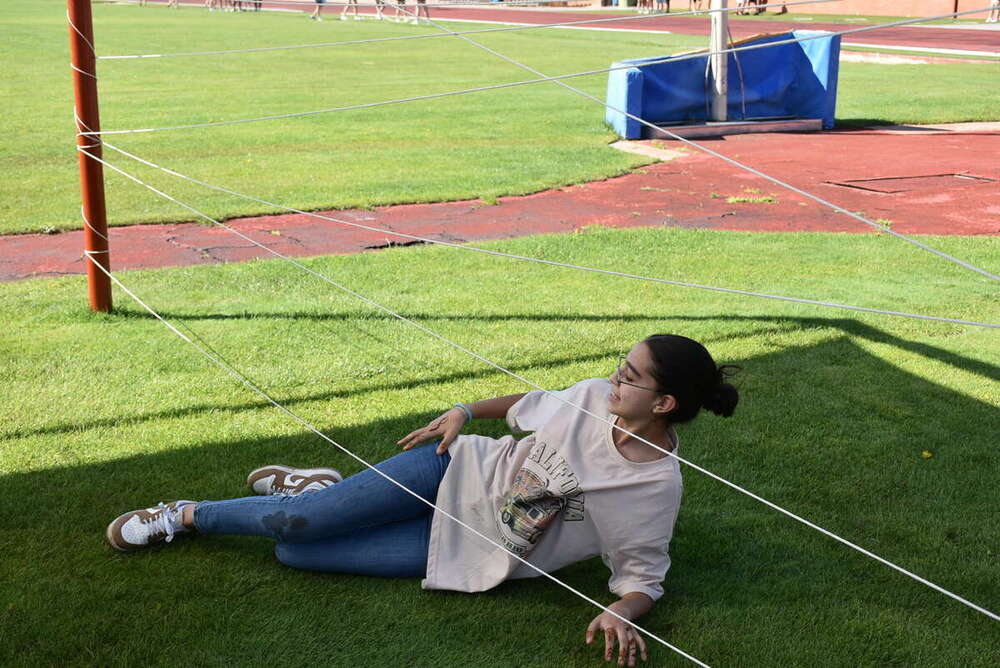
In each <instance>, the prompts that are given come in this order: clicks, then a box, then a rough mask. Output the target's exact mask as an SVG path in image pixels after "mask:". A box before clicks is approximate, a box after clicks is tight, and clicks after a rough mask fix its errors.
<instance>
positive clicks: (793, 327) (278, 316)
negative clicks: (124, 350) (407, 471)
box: [0, 310, 1000, 438]
mask: <svg viewBox="0 0 1000 668" xmlns="http://www.w3.org/2000/svg"><path fill="white" fill-rule="evenodd" d="M161 315H162V316H163V317H164V318H165V319H167V320H169V321H171V322H174V323H178V324H185V328H186V329H187V330H188V333H189V334H190V335H192V336H193V337H194V338H196V339H197V340H198V341H199V342H201V343H202V345H204V346H205V347H206V348H208V349H209V350H212V351H213V352H215V351H214V350H213V349H212V348H211V345H210V344H209V343H208V342H207V341H205V340H204V339H202V338H201V337H200V336H199V335H198V333H197V332H195V331H193V330H192V329H191V328H190V327H189V326H187V325H186V323H188V322H196V321H219V320H248V321H252V320H261V319H268V320H283V319H288V320H310V321H316V322H326V321H335V322H341V321H343V322H349V321H352V320H355V319H356V318H357V317H358V314H357V313H356V312H353V311H346V312H334V313H324V314H318V313H303V312H288V313H282V312H274V313H258V312H252V313H238V314H223V313H212V314H188V313H182V312H164V313H161ZM402 315H404V316H405V317H406V318H409V319H411V320H415V321H418V322H425V323H426V322H433V321H457V322H466V321H468V322H510V321H524V322H573V321H583V322H609V323H615V322H619V323H626V322H649V323H650V324H651V325H654V324H655V325H657V327H659V326H660V325H662V324H664V323H670V322H705V321H718V322H720V323H728V322H750V323H761V324H765V323H770V324H771V326H769V327H760V328H757V329H754V330H752V331H749V332H743V331H741V332H739V333H734V334H721V335H717V336H713V337H703V338H702V339H701V340H702V342H703V343H705V344H706V345H709V344H711V343H715V342H720V341H727V340H733V339H742V338H750V337H757V336H762V335H768V334H781V333H787V332H792V331H803V330H807V329H823V328H826V329H834V330H838V331H840V332H842V333H843V334H845V335H849V336H854V337H858V338H860V339H864V340H867V341H872V342H875V343H882V344H887V345H891V346H894V347H897V348H899V349H901V350H906V351H909V352H911V353H914V354H917V355H920V356H922V357H925V358H927V359H934V360H937V361H939V362H943V363H945V364H948V365H950V366H953V367H955V368H957V369H962V370H965V371H969V372H971V373H975V374H978V375H981V376H983V377H985V378H989V379H991V380H994V381H1000V366H997V365H994V364H990V363H988V362H984V361H981V360H975V359H972V358H969V357H964V356H962V355H958V354H956V353H953V352H950V351H947V350H943V349H941V348H938V347H936V346H932V345H930V344H926V343H918V342H914V341H908V340H906V339H903V338H900V337H898V336H895V335H893V334H890V333H888V332H886V331H883V330H880V329H878V328H876V327H872V326H871V325H868V324H865V323H863V322H860V321H858V320H854V319H850V318H818V317H815V318H810V317H804V318H795V317H786V316H683V315H662V316H653V315H651V316H637V315H616V314H607V315H605V314H572V315H566V314H549V313H504V314H494V315H469V314H440V313H437V314H431V313H419V312H413V313H404V314H402ZM105 317H108V318H123V319H133V318H138V319H149V320H152V319H153V317H152V316H151V315H149V314H148V313H146V312H145V311H135V310H121V311H116V312H115V313H114V314H112V315H110V316H105ZM365 319H367V320H383V321H395V318H393V317H392V316H389V315H386V314H383V313H375V314H365ZM652 333H654V332H653V331H652V330H651V331H650V334H652ZM620 353H621V351H620V350H617V349H615V350H604V351H599V352H594V353H591V354H587V355H577V356H573V357H563V358H558V359H551V360H548V361H545V362H530V363H526V364H517V365H510V366H508V367H507V368H508V369H510V370H511V371H514V372H515V373H518V374H521V375H523V374H524V373H525V372H528V371H531V370H534V369H554V368H559V367H561V366H565V365H569V364H579V363H581V362H597V361H605V360H608V359H611V358H613V357H614V356H615V355H618V354H620ZM219 357H220V358H223V359H224V357H223V356H222V355H221V354H220V355H219ZM501 373H502V372H500V371H497V370H495V369H492V368H488V367H485V366H484V367H483V368H482V369H481V370H479V371H472V372H468V371H466V372H456V373H449V374H440V375H437V376H429V377H426V378H424V379H422V380H419V381H413V380H407V381H405V382H396V383H383V384H378V385H372V386H368V387H360V388H359V387H351V388H344V389H331V390H330V391H328V392H318V393H313V394H309V395H305V396H299V397H278V398H277V400H278V401H279V403H282V404H283V405H287V406H289V407H294V406H296V405H300V404H305V403H309V402H314V401H325V400H331V399H343V398H347V397H352V396H360V395H364V394H369V393H380V392H385V391H391V390H405V389H408V388H413V387H424V386H433V385H438V384H447V383H451V382H455V381H458V380H468V379H476V378H489V377H492V376H495V375H498V374H501ZM255 382H256V381H255ZM256 384H257V386H258V387H261V388H263V389H265V390H266V389H267V383H266V382H263V381H262V382H256ZM268 406H270V404H269V403H268V402H266V401H263V400H261V401H248V402H245V403H242V404H236V405H234V404H227V405H217V404H196V405H192V406H189V407H187V408H183V409H173V410H169V411H157V412H153V413H144V414H142V415H135V416H131V417H127V418H106V419H100V420H93V421H90V422H83V423H80V422H73V423H67V424H59V425H52V426H49V427H42V428H40V429H33V430H20V429H13V430H11V431H8V432H2V433H0V438H24V437H28V436H36V435H46V434H60V433H67V432H74V431H79V430H80V429H90V428H96V427H111V426H122V425H132V424H140V423H142V422H146V421H151V420H161V419H164V418H174V417H184V416H188V415H196V414H199V413H205V412H210V411H225V412H229V413H239V412H242V411H247V410H256V409H260V408H266V407H268Z"/></svg>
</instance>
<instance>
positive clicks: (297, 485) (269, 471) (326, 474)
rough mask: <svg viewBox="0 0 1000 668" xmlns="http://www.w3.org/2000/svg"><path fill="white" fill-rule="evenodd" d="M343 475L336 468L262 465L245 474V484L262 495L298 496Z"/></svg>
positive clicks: (313, 490)
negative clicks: (295, 467)
mask: <svg viewBox="0 0 1000 668" xmlns="http://www.w3.org/2000/svg"><path fill="white" fill-rule="evenodd" d="M343 479H344V476H342V475H341V474H340V471H337V470H336V469H293V468H291V467H288V466H280V465H272V466H262V467H261V468H259V469H257V470H255V471H251V472H250V475H248V476H247V486H248V487H250V489H252V490H253V491H254V493H255V494H261V495H264V496H298V495H299V494H305V493H307V492H318V491H320V490H321V489H326V488H327V487H330V486H331V485H335V484H337V483H338V482H340V481H341V480H343Z"/></svg>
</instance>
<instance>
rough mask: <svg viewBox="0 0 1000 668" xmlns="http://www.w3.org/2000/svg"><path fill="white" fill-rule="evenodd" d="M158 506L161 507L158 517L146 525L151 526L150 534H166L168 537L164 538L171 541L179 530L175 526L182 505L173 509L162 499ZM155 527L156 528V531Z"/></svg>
mask: <svg viewBox="0 0 1000 668" xmlns="http://www.w3.org/2000/svg"><path fill="white" fill-rule="evenodd" d="M156 507H157V508H159V509H160V510H161V512H160V513H158V514H157V515H156V517H154V518H153V519H151V520H150V521H149V522H148V523H147V525H146V526H147V527H149V530H150V535H153V534H154V533H163V534H166V538H164V540H165V541H166V542H168V543H169V542H170V541H172V540H173V539H174V534H175V533H176V532H177V530H176V529H175V528H174V523H175V522H177V518H178V517H179V515H180V512H181V509H180V507H177V508H175V509H173V510H171V509H170V507H168V506H167V505H166V504H165V503H163V502H162V501H160V503H159V504H158V505H157V506H156ZM154 529H155V530H156V531H155V532H154Z"/></svg>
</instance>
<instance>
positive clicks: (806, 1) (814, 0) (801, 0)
mask: <svg viewBox="0 0 1000 668" xmlns="http://www.w3.org/2000/svg"><path fill="white" fill-rule="evenodd" d="M269 1H270V0H269ZM553 1H554V2H564V1H565V0H553ZM839 1H840V0H796V1H795V2H786V3H781V4H785V5H814V4H818V3H823V2H839ZM309 4H310V5H313V3H311V2H310V3H309ZM463 4H464V3H463ZM488 4H490V5H495V3H488ZM504 4H510V3H504ZM313 6H314V5H313ZM366 6H367V5H366ZM426 6H428V7H434V6H435V5H433V4H428V5H426ZM443 6H450V5H443ZM767 6H768V7H769V6H770V5H767ZM738 9H739V7H728V8H726V9H708V10H705V11H703V12H696V11H689V12H675V13H673V14H671V15H670V16H671V17H674V16H688V15H695V14H712V13H718V12H724V11H725V12H731V11H736V10H738ZM401 11H405V8H401ZM663 16H664V15H663V14H630V15H628V16H613V17H611V18H604V19H580V20H576V21H562V22H559V23H532V24H518V25H513V26H506V27H503V28H479V29H476V30H464V31H460V32H456V33H454V34H456V35H481V34H483V33H494V32H513V31H520V30H537V29H539V28H566V27H572V26H578V25H584V24H586V25H589V24H592V23H614V22H617V21H636V20H639V19H650V18H663ZM664 34H669V33H664ZM448 36H449V35H446V34H440V33H428V34H424V35H400V36H397V37H375V38H371V39H353V40H345V41H340V42H317V43H314V44H293V45H287V46H286V45H282V46H260V47H253V48H247V49H223V50H217V51H186V52H180V53H146V54H137V55H124V56H98V57H97V58H98V60H137V59H142V58H181V57H188V56H221V55H229V54H234V53H260V52H266V51H288V50H293V49H312V48H320V47H330V46H352V45H358V44H375V43H382V42H398V41H401V40H411V39H439V38H441V37H448Z"/></svg>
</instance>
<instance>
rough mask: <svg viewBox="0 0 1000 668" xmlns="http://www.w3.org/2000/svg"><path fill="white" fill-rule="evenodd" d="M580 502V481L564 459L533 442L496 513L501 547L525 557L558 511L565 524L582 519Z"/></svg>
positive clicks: (552, 450) (544, 446)
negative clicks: (560, 512) (561, 513)
mask: <svg viewBox="0 0 1000 668" xmlns="http://www.w3.org/2000/svg"><path fill="white" fill-rule="evenodd" d="M583 501H584V497H583V490H582V489H580V482H579V480H577V477H576V474H575V473H574V472H573V469H571V468H570V467H569V464H567V463H566V460H565V459H563V458H562V456H561V455H560V454H559V453H558V452H556V449H555V448H553V447H551V446H549V445H547V444H545V443H535V445H534V446H533V447H532V448H531V452H530V453H529V454H528V458H527V459H526V460H525V461H524V464H523V465H522V466H521V468H520V470H518V472H517V475H516V476H514V484H513V485H511V488H510V491H508V492H507V493H506V494H505V495H504V498H503V503H502V504H501V505H500V509H499V510H498V511H497V517H496V520H497V530H498V532H499V535H500V539H501V541H502V542H503V545H504V547H506V548H507V549H508V550H510V551H511V552H513V553H514V554H516V555H519V556H523V555H525V554H527V553H528V552H530V551H531V549H532V548H533V547H534V546H535V543H537V542H538V539H539V538H540V537H541V535H542V532H543V531H545V529H546V527H548V526H549V524H551V523H552V520H553V519H555V517H556V515H558V514H559V511H563V521H564V522H578V521H580V520H582V519H583Z"/></svg>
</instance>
